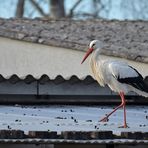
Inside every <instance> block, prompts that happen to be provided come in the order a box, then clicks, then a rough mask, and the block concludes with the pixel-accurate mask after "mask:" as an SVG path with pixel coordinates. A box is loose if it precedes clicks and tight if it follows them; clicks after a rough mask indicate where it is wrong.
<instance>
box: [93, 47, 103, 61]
mask: <svg viewBox="0 0 148 148" xmlns="http://www.w3.org/2000/svg"><path fill="white" fill-rule="evenodd" d="M100 54H101V48H98V49H96V50H95V51H94V52H93V53H92V56H91V58H92V59H93V60H94V61H98V60H99V55H100Z"/></svg>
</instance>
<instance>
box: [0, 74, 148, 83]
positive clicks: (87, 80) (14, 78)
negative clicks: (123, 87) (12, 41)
mask: <svg viewBox="0 0 148 148" xmlns="http://www.w3.org/2000/svg"><path fill="white" fill-rule="evenodd" d="M4 81H9V82H10V83H12V84H15V83H17V82H19V81H24V82H25V83H27V84H29V83H32V82H34V81H38V82H39V83H40V84H45V83H47V82H49V81H53V82H54V83H55V84H60V83H63V82H65V81H69V83H70V84H74V83H78V82H81V81H83V82H84V84H91V83H93V82H96V80H94V78H93V77H92V76H90V75H87V76H86V77H83V78H79V77H77V76H76V75H72V76H70V77H66V78H64V77H63V76H62V75H57V76H56V77H55V79H51V78H50V77H49V76H48V75H46V74H43V75H42V76H41V77H40V78H35V77H34V76H33V75H30V74H29V75H26V76H25V77H23V78H22V77H19V76H17V75H16V74H13V75H10V76H7V77H4V76H3V75H1V74H0V82H4ZM145 82H146V83H148V76H147V77H146V78H145ZM98 85H99V84H98Z"/></svg>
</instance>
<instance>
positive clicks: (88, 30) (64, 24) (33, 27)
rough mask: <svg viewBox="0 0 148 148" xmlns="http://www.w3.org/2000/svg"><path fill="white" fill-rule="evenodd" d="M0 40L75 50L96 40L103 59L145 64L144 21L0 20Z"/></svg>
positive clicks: (147, 29) (147, 26) (147, 37)
mask: <svg viewBox="0 0 148 148" xmlns="http://www.w3.org/2000/svg"><path fill="white" fill-rule="evenodd" d="M0 36H1V37H7V38H13V39H17V40H22V41H29V42H35V43H39V44H45V45H50V46H57V47H64V48H71V49H76V50H86V48H87V45H88V43H89V42H90V41H91V40H93V39H99V40H101V41H103V42H104V44H105V49H109V50H105V52H104V54H106V55H112V56H118V57H123V58H127V59H131V60H135V61H140V62H144V63H148V21H117V20H112V21H106V20H86V21H75V20H48V19H39V18H36V19H0Z"/></svg>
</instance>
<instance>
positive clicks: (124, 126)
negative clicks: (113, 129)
mask: <svg viewBox="0 0 148 148" xmlns="http://www.w3.org/2000/svg"><path fill="white" fill-rule="evenodd" d="M118 128H129V126H127V124H125V125H123V126H119V127H118Z"/></svg>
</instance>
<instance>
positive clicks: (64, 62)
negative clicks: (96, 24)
mask: <svg viewBox="0 0 148 148" xmlns="http://www.w3.org/2000/svg"><path fill="white" fill-rule="evenodd" d="M84 54H85V53H84V52H82V51H78V50H71V49H66V48H57V47H52V46H46V45H41V44H35V43H29V42H24V41H17V40H11V39H7V38H0V74H2V75H3V76H4V77H6V78H9V77H10V76H11V75H12V74H17V75H18V76H19V77H21V78H24V77H25V76H26V75H28V74H31V75H33V76H34V77H36V78H39V77H41V75H42V74H47V75H48V76H49V77H50V78H51V79H54V78H55V77H56V76H57V75H59V74H60V75H62V76H63V77H64V78H69V77H70V76H71V75H77V76H78V77H79V78H83V77H85V76H86V75H90V74H91V73H90V70H89V64H88V61H89V60H87V61H86V62H85V63H84V64H83V65H81V64H80V63H81V61H82V58H83V56H84ZM103 58H114V57H107V56H103ZM115 59H118V60H121V58H115ZM122 60H125V59H122ZM125 61H127V62H129V64H131V65H132V66H134V67H135V68H137V69H138V70H139V72H140V73H142V75H143V76H147V75H148V64H144V63H140V62H134V61H129V60H125Z"/></svg>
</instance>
